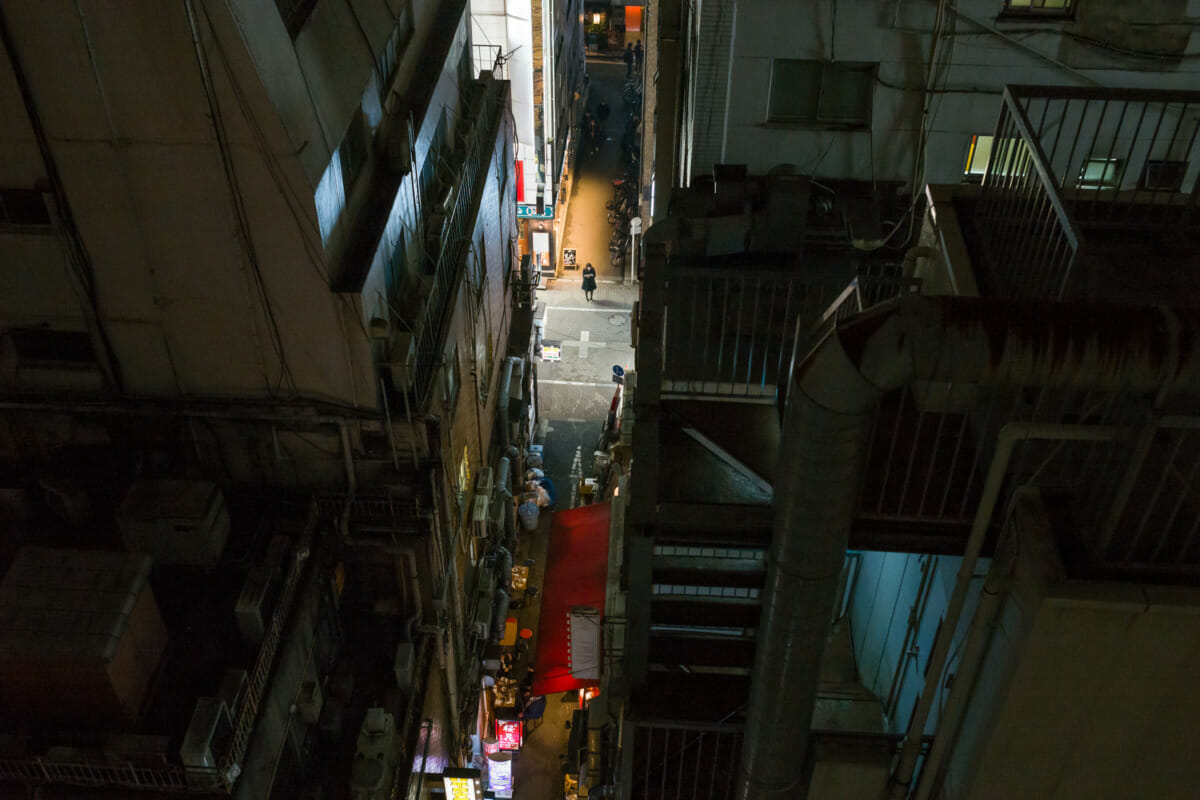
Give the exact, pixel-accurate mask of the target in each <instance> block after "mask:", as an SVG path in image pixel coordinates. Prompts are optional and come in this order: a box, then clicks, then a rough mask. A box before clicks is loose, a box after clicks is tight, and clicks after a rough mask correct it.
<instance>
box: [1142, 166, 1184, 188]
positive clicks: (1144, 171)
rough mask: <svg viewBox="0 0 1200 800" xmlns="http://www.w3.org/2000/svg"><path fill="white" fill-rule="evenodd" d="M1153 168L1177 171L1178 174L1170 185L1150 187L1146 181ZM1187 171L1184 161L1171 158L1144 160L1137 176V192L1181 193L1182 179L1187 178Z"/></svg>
mask: <svg viewBox="0 0 1200 800" xmlns="http://www.w3.org/2000/svg"><path fill="white" fill-rule="evenodd" d="M1153 168H1157V169H1178V170H1179V173H1178V176H1177V177H1176V179H1175V180H1174V181H1173V182H1172V184H1171V185H1167V184H1159V185H1155V186H1151V185H1150V181H1149V180H1147V179H1148V178H1149V175H1150V170H1151V169H1153ZM1187 171H1188V162H1187V161H1186V160H1181V159H1173V158H1148V159H1146V162H1145V163H1144V164H1142V174H1141V175H1139V176H1138V183H1137V188H1138V190H1139V191H1143V192H1182V191H1183V179H1184V178H1185V177H1187Z"/></svg>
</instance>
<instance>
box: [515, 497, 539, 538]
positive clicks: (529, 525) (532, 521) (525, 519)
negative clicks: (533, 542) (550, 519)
mask: <svg viewBox="0 0 1200 800" xmlns="http://www.w3.org/2000/svg"><path fill="white" fill-rule="evenodd" d="M540 513H541V512H540V511H538V505H537V502H535V501H533V500H529V501H526V502H524V503H521V505H520V506H519V507H518V508H517V519H519V520H520V521H521V527H522V528H524V529H525V530H527V531H536V530H537V525H538V515H539V514H540Z"/></svg>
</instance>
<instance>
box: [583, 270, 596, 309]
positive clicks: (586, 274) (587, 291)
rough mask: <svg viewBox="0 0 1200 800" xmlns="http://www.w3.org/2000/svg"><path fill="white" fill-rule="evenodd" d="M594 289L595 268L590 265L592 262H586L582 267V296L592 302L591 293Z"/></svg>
mask: <svg viewBox="0 0 1200 800" xmlns="http://www.w3.org/2000/svg"><path fill="white" fill-rule="evenodd" d="M594 291H596V268H595V267H593V266H592V262H590V261H589V262H588V264H587V266H586V267H584V268H583V296H584V297H585V298H586V299H587V301H588V302H589V303H590V302H592V293H593V292H594Z"/></svg>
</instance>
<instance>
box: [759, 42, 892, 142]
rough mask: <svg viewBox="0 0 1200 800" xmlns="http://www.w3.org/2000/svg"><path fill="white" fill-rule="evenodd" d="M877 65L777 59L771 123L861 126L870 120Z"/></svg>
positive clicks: (773, 70) (770, 103)
mask: <svg viewBox="0 0 1200 800" xmlns="http://www.w3.org/2000/svg"><path fill="white" fill-rule="evenodd" d="M875 69H876V65H875V64H827V63H825V62H822V61H807V60H801V59H794V58H776V59H774V60H773V61H772V65H771V94H770V99H769V101H768V106H767V121H768V122H791V123H799V124H804V125H815V126H828V127H847V126H852V127H861V126H865V125H868V124H870V122H871V101H872V98H873V97H874V89H875Z"/></svg>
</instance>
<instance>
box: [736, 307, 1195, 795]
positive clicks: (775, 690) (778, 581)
mask: <svg viewBox="0 0 1200 800" xmlns="http://www.w3.org/2000/svg"><path fill="white" fill-rule="evenodd" d="M915 380H922V381H939V382H949V383H958V384H963V385H976V386H1005V387H1021V386H1052V387H1057V388H1062V389H1089V390H1098V391H1121V392H1129V393H1134V392H1143V393H1153V392H1157V393H1158V396H1159V398H1160V402H1161V398H1162V397H1163V396H1165V395H1166V394H1168V393H1171V392H1176V393H1186V394H1187V395H1189V396H1192V395H1200V317H1198V316H1197V315H1196V314H1195V313H1190V314H1185V315H1179V314H1176V313H1175V312H1172V311H1170V310H1168V309H1164V308H1130V307H1104V306H1102V305H1099V304H1088V305H1081V304H1067V303H1029V302H1023V303H1016V302H1010V301H1000V300H990V299H981V298H966V297H917V296H907V297H903V298H899V299H897V300H894V301H892V302H890V303H885V304H882V305H880V306H877V307H876V308H875V309H872V310H871V311H868V312H866V313H863V314H860V315H858V316H856V317H854V318H852V319H851V320H850V321H849V322H848V323H846V324H843V325H839V326H838V328H837V329H835V331H834V332H833V333H831V334H830V335H829V336H827V337H826V338H825V339H824V340H822V341H821V343H820V344H819V345H818V346H817V347H816V348H815V349H814V350H813V351H812V353H810V354H809V355H808V357H807V358H805V360H804V361H803V363H801V364H800V365H799V366H798V367H797V368H796V371H795V375H794V378H793V384H792V385H791V387H790V391H789V393H788V407H787V409H786V412H785V417H784V430H783V441H782V444H781V447H780V452H781V454H782V455H781V460H780V464H779V467H778V469H777V478H776V489H775V518H776V519H775V525H774V526H773V531H772V541H771V549H770V556H769V562H768V569H767V581H766V588H765V590H764V599H763V614H762V621H761V623H760V624H759V629H758V635H757V640H758V646H757V652H756V656H755V663H754V673H753V679H752V683H751V689H750V702H749V706H748V709H747V719H746V725H745V734H744V738H743V744H742V764H741V774H740V776H739V781H738V786H737V790H736V796H737V797H738V798H741V800H750V798H754V799H755V800H758V799H759V798H771V799H772V800H775V799H776V798H778V800H783V798H789V800H790V799H791V798H797V797H804V796H805V795H806V794H807V786H806V785H805V781H806V780H807V771H808V765H809V762H810V760H811V752H810V742H809V738H810V734H811V730H810V728H811V721H812V711H813V708H814V706H815V704H816V694H817V683H818V676H819V672H820V665H821V658H822V655H823V652H824V648H825V638H826V635H827V633H828V628H829V620H830V617H831V614H832V609H833V604H834V602H835V595H836V590H837V582H838V573H839V570H840V569H841V564H842V558H843V556H844V554H845V548H846V543H847V541H848V538H849V531H850V526H851V524H852V523H853V521H854V517H855V515H856V513H857V510H858V508H857V505H858V494H859V485H860V481H861V480H862V475H863V472H864V470H863V466H864V460H865V455H866V452H867V448H868V446H869V443H870V438H871V435H872V431H873V425H872V415H873V411H874V408H875V407H876V405H877V404H878V402H879V400H880V399H881V398H882V397H883V395H884V393H885V392H887V391H890V390H893V389H900V388H902V387H904V386H906V385H908V384H909V383H911V382H912V381H915ZM1056 427H1062V426H1056ZM997 486H998V484H997ZM989 516H990V514H989ZM947 627H949V619H948V620H947ZM947 638H948V637H947ZM935 672H936V667H931V668H930V673H931V674H933V673H935ZM921 732H922V731H921V730H920V729H916V733H915V734H914V735H915V736H916V743H917V744H919V734H920V733H921ZM911 738H912V737H910V739H911ZM908 745H909V747H914V746H915V745H914V744H913V742H910V743H908ZM904 764H905V762H904V761H902V762H901V768H903V766H904ZM897 772H898V774H895V775H893V786H895V784H897V783H900V782H903V780H904V779H903V772H902V771H901V769H900V768H898V770H897Z"/></svg>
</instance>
